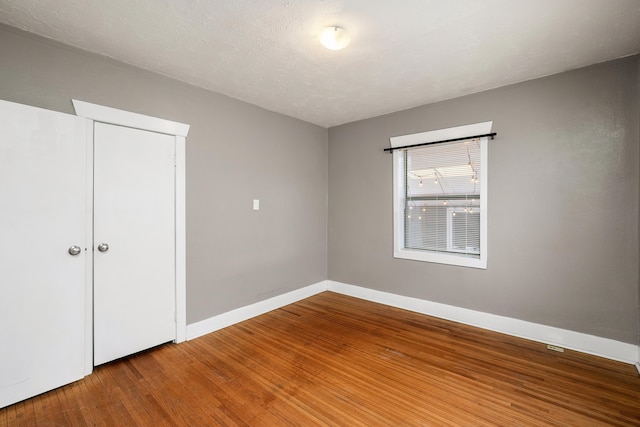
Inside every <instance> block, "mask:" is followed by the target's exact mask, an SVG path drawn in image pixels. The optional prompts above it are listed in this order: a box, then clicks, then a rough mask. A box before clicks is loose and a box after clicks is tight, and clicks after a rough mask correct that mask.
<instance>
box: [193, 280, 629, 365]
mask: <svg viewBox="0 0 640 427" xmlns="http://www.w3.org/2000/svg"><path fill="white" fill-rule="evenodd" d="M327 290H328V291H332V292H336V293H340V294H344V295H349V296H352V297H356V298H360V299H364V300H367V301H372V302H377V303H380V304H385V305H388V306H391V307H397V308H402V309H405V310H410V311H414V312H416V313H421V314H426V315H429V316H434V317H438V318H441V319H446V320H451V321H453V322H458V323H463V324H466V325H471V326H477V327H479V328H483V329H488V330H491V331H495V332H500V333H503V334H507V335H512V336H515V337H520V338H525V339H528V340H532V341H537V342H541V343H545V344H551V345H555V346H559V347H564V348H566V349H569V350H575V351H579V352H582V353H587V354H592V355H595V356H600V357H604V358H607V359H612V360H617V361H620V362H624V363H629V364H631V365H635V366H636V368H637V369H638V373H639V374H640V347H639V346H636V345H633V344H628V343H623V342H620V341H615V340H612V339H608V338H602V337H596V336H594V335H589V334H583V333H580V332H575V331H570V330H567V329H560V328H555V327H552V326H546V325H540V324H537V323H532V322H527V321H524V320H519V319H513V318H510V317H504V316H498V315H495V314H490V313H483V312H480V311H474V310H469V309H466V308H460V307H455V306H451V305H446V304H440V303H436V302H432V301H427V300H421V299H418V298H412V297H406V296H402V295H396V294H392V293H389V292H382V291H376V290H373V289H368V288H363V287H360V286H354V285H348V284H346V283H340V282H335V281H332V280H325V281H322V282H318V283H315V284H313V285H309V286H306V287H304V288H301V289H296V290H295V291H291V292H288V293H286V294H283V295H278V296H276V297H273V298H269V299H267V300H264V301H260V302H257V303H255V304H251V305H248V306H245V307H240V308H237V309H235V310H231V311H228V312H226V313H222V314H219V315H217V316H213V317H211V318H209V319H205V320H202V321H200V322H196V323H192V324H190V325H187V340H191V339H194V338H198V337H200V336H202V335H206V334H208V333H210V332H214V331H217V330H219V329H222V328H226V327H227V326H231V325H233V324H236V323H239V322H242V321H244V320H248V319H251V318H252V317H255V316H259V315H261V314H264V313H267V312H269V311H272V310H275V309H278V308H280V307H284V306H285V305H288V304H292V303H294V302H296V301H300V300H303V299H305V298H308V297H310V296H313V295H316V294H318V293H321V292H324V291H327Z"/></svg>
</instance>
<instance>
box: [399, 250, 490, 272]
mask: <svg viewBox="0 0 640 427" xmlns="http://www.w3.org/2000/svg"><path fill="white" fill-rule="evenodd" d="M393 257H394V258H400V259H408V260H413V261H422V262H434V263H437V264H447V265H455V266H459V267H470V268H480V269H484V270H486V269H487V259H486V257H485V258H482V257H481V258H480V259H477V258H467V257H464V256H456V255H451V254H444V253H436V252H424V251H414V250H408V249H400V250H397V249H396V250H395V251H394V252H393Z"/></svg>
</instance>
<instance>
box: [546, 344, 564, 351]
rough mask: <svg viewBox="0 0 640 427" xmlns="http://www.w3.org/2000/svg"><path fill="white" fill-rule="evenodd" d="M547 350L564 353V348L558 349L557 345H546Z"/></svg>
mask: <svg viewBox="0 0 640 427" xmlns="http://www.w3.org/2000/svg"><path fill="white" fill-rule="evenodd" d="M547 350H553V351H558V352H560V353H564V348H562V347H558V346H557V345H551V344H549V345H547Z"/></svg>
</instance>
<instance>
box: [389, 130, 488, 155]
mask: <svg viewBox="0 0 640 427" xmlns="http://www.w3.org/2000/svg"><path fill="white" fill-rule="evenodd" d="M496 135H497V133H496V132H493V133H485V134H482V135H473V136H465V137H464V138H453V139H444V140H442V141H433V142H423V143H422V144H413V145H405V146H404V147H391V148H385V149H384V151H388V152H390V153H391V152H393V150H404V149H405V148H413V147H422V146H423V145H431V144H442V143H443V142H453V141H464V140H465V139H475V138H482V137H485V136H490V137H491V139H493V138H494V137H495V136H496Z"/></svg>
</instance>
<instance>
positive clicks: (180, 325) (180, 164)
mask: <svg viewBox="0 0 640 427" xmlns="http://www.w3.org/2000/svg"><path fill="white" fill-rule="evenodd" d="M72 102H73V107H74V109H75V111H76V115H77V116H80V117H84V118H86V119H89V120H90V121H91V122H92V123H91V125H90V126H87V129H88V130H87V224H88V225H87V243H86V244H87V246H86V247H87V248H89V247H91V248H93V122H101V123H106V124H111V125H118V126H125V127H130V128H134V129H141V130H147V131H151V132H158V133H163V134H167V135H172V136H174V137H175V144H176V157H175V221H176V222H175V227H176V229H175V251H176V252H175V254H176V255H175V256H176V259H175V263H176V265H175V274H176V277H175V284H176V339H175V340H174V342H175V343H180V342H183V341H185V340H186V338H187V298H186V296H187V294H186V286H187V280H186V279H187V274H186V252H187V250H186V249H187V248H186V137H187V134H188V133H189V128H190V125H187V124H184V123H178V122H174V121H171V120H165V119H160V118H157V117H151V116H146V115H143V114H138V113H132V112H129V111H125V110H119V109H116V108H111V107H105V106H103V105H98V104H92V103H89V102H85V101H79V100H77V99H73V100H72ZM86 259H87V264H86V270H85V271H86V273H85V287H86V295H87V297H86V310H87V312H86V315H87V317H86V318H87V319H88V320H87V325H86V328H85V338H86V343H87V346H86V350H85V375H88V374H90V373H91V372H92V371H93V257H92V256H87V257H86Z"/></svg>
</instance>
